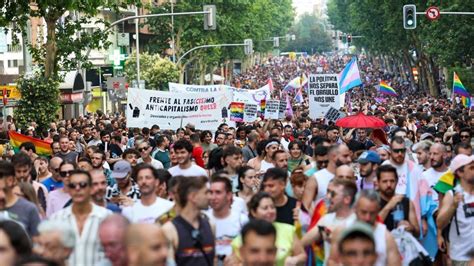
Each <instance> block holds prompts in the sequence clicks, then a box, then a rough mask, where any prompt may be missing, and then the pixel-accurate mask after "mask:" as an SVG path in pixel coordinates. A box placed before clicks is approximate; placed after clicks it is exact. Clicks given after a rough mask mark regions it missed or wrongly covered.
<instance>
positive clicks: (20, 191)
mask: <svg viewBox="0 0 474 266" xmlns="http://www.w3.org/2000/svg"><path fill="white" fill-rule="evenodd" d="M13 193H15V194H16V195H17V196H18V197H22V198H24V199H26V200H27V201H29V202H31V203H33V204H34V205H35V206H36V208H37V209H38V212H39V214H40V217H41V219H44V218H46V212H45V211H44V209H43V207H41V204H40V202H39V200H38V197H37V196H36V192H35V189H34V188H33V185H31V183H29V182H19V183H18V185H17V186H15V187H14V188H13Z"/></svg>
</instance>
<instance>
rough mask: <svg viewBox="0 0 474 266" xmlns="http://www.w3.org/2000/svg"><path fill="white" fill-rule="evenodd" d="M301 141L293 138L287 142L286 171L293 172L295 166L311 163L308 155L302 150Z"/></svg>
mask: <svg viewBox="0 0 474 266" xmlns="http://www.w3.org/2000/svg"><path fill="white" fill-rule="evenodd" d="M303 148H304V147H303V143H302V142H301V141H299V140H293V141H291V142H290V144H288V150H289V152H290V158H288V171H289V172H293V170H295V169H296V168H297V167H300V166H306V165H309V164H311V162H310V160H309V157H308V156H307V155H306V154H304V152H303Z"/></svg>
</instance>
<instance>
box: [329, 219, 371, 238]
mask: <svg viewBox="0 0 474 266" xmlns="http://www.w3.org/2000/svg"><path fill="white" fill-rule="evenodd" d="M373 231H374V230H373V229H372V228H371V227H370V225H368V224H367V223H364V222H359V221H357V222H355V223H353V224H352V225H351V226H349V227H347V228H346V229H344V230H343V231H342V232H341V235H340V236H339V241H338V243H341V242H342V241H343V240H345V239H346V238H348V237H350V236H352V235H354V234H363V235H366V236H367V237H368V238H370V239H371V240H372V241H374V243H375V239H374V233H373Z"/></svg>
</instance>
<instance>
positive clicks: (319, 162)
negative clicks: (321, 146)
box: [316, 160, 329, 164]
mask: <svg viewBox="0 0 474 266" xmlns="http://www.w3.org/2000/svg"><path fill="white" fill-rule="evenodd" d="M316 163H317V164H328V163H329V160H325V161H316Z"/></svg>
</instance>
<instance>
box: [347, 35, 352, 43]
mask: <svg viewBox="0 0 474 266" xmlns="http://www.w3.org/2000/svg"><path fill="white" fill-rule="evenodd" d="M351 42H352V35H350V34H348V35H347V43H348V44H351Z"/></svg>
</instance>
